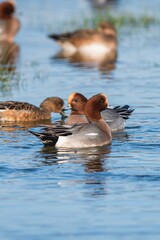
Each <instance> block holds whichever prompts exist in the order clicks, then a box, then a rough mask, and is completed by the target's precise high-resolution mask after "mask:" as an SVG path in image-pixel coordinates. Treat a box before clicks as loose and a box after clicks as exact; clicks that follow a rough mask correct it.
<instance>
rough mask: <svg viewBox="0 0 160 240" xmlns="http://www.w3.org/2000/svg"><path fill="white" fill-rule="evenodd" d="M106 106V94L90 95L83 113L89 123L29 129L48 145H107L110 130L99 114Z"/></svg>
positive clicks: (65, 146)
mask: <svg viewBox="0 0 160 240" xmlns="http://www.w3.org/2000/svg"><path fill="white" fill-rule="evenodd" d="M107 106H108V100H107V98H106V96H105V95H104V94H102V93H100V94H97V95H94V96H93V97H91V98H90V99H89V100H88V101H87V103H86V105H85V110H84V113H85V116H86V117H87V119H88V120H89V123H83V124H75V125H61V126H60V125H59V126H58V125H55V126H52V127H44V128H43V132H40V133H38V132H35V131H32V130H29V131H30V132H31V133H32V134H34V135H35V136H36V137H38V138H39V139H40V140H41V141H42V142H43V144H44V145H49V146H55V147H63V148H85V147H97V146H103V145H108V144H110V143H111V141H112V135H111V131H110V128H109V127H108V125H107V123H106V121H105V120H104V119H103V118H102V117H101V114H100V112H101V111H102V110H104V109H105V108H106V107H107Z"/></svg>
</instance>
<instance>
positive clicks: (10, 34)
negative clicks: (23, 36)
mask: <svg viewBox="0 0 160 240" xmlns="http://www.w3.org/2000/svg"><path fill="white" fill-rule="evenodd" d="M15 8H16V7H15V2H14V1H13V0H8V1H4V2H1V3H0V41H8V42H12V41H13V39H14V37H15V35H16V33H17V32H18V30H19V28H20V22H19V20H18V19H17V17H15V16H13V15H14V13H15Z"/></svg>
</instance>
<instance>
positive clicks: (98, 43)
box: [49, 22, 117, 59]
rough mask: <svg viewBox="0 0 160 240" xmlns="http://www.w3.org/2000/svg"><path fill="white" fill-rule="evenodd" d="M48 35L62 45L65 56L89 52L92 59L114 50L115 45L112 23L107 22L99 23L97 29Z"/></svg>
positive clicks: (114, 31)
mask: <svg viewBox="0 0 160 240" xmlns="http://www.w3.org/2000/svg"><path fill="white" fill-rule="evenodd" d="M49 37H50V38H52V39H54V40H55V41H56V42H57V43H58V44H59V45H60V46H61V47H62V49H63V50H64V52H65V53H66V57H67V56H68V57H69V56H72V55H74V54H75V53H77V52H78V53H80V54H85V55H88V54H89V56H90V58H92V59H94V58H99V57H101V56H102V55H103V56H106V54H109V53H110V52H113V51H116V47H117V38H116V30H115V28H114V26H113V24H111V23H108V22H102V23H100V24H99V26H98V28H97V29H80V30H76V31H73V32H66V33H62V34H50V35H49ZM64 52H63V54H64ZM64 55H65V54H64ZM81 56H82V55H81Z"/></svg>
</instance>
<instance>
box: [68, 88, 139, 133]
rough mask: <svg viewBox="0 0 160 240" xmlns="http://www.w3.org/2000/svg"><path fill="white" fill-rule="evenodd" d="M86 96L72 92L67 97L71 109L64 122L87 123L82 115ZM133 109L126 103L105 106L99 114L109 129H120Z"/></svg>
mask: <svg viewBox="0 0 160 240" xmlns="http://www.w3.org/2000/svg"><path fill="white" fill-rule="evenodd" d="M87 101H88V100H87V98H86V97H85V96H83V95H82V94H80V93H72V94H70V96H69V97H68V104H69V106H70V107H71V109H72V111H71V113H70V115H69V117H68V118H67V120H66V124H76V123H87V122H88V119H87V118H86V116H85V115H84V109H85V105H86V103H87ZM133 111H134V109H131V108H130V107H129V106H128V105H125V106H123V107H120V106H116V107H114V108H107V109H105V110H103V111H102V112H101V116H102V118H103V119H105V120H106V122H107V124H108V125H109V127H110V128H111V131H117V130H121V129H123V128H124V127H125V122H126V120H127V119H128V118H129V116H130V115H131V113H132V112H133Z"/></svg>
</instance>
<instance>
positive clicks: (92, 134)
mask: <svg viewBox="0 0 160 240" xmlns="http://www.w3.org/2000/svg"><path fill="white" fill-rule="evenodd" d="M85 135H87V136H97V135H98V133H87V134H85Z"/></svg>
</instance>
